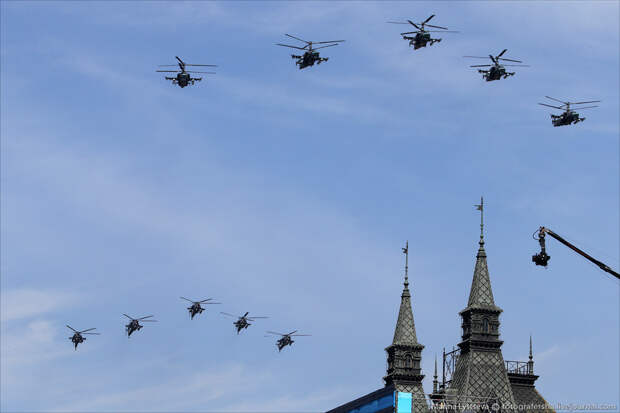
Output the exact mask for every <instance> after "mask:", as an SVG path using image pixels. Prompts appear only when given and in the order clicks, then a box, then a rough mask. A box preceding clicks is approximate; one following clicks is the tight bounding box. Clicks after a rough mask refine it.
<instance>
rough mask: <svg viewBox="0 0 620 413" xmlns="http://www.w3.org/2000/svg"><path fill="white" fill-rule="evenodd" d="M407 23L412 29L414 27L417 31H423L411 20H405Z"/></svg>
mask: <svg viewBox="0 0 620 413" xmlns="http://www.w3.org/2000/svg"><path fill="white" fill-rule="evenodd" d="M407 21H408V22H409V24H410V25H412V26H413V27H415V28H416V29H418V30H424V29H423V28H422V27H420V26H418V25H417V24H415V23H414V22H412V21H411V20H407ZM423 24H424V23H423Z"/></svg>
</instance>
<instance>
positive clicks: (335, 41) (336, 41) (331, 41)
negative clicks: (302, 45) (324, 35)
mask: <svg viewBox="0 0 620 413" xmlns="http://www.w3.org/2000/svg"><path fill="white" fill-rule="evenodd" d="M344 41H345V40H329V41H327V42H312V44H326V43H338V42H344Z"/></svg>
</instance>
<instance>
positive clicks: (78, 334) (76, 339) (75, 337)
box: [67, 325, 99, 350]
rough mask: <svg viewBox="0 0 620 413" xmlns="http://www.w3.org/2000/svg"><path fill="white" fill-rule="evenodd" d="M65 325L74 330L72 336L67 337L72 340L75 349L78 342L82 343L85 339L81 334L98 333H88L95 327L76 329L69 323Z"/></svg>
mask: <svg viewBox="0 0 620 413" xmlns="http://www.w3.org/2000/svg"><path fill="white" fill-rule="evenodd" d="M67 327H68V328H70V329H71V331H73V332H74V334H73V336H71V337H69V340H71V341H72V342H73V345H74V346H75V349H76V350H77V346H78V344H80V343H83V342H84V341H85V340H86V337H82V334H96V335H99V333H88V331H92V330H95V328H89V329H86V330H82V331H77V330H75V329H74V328H73V327H71V326H70V325H67Z"/></svg>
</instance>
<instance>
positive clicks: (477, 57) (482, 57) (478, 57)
mask: <svg viewBox="0 0 620 413" xmlns="http://www.w3.org/2000/svg"><path fill="white" fill-rule="evenodd" d="M463 57H473V58H474V59H488V58H489V57H488V56H463Z"/></svg>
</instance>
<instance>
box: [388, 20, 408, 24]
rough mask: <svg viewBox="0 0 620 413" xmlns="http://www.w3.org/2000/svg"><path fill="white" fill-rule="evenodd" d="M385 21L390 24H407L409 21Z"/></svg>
mask: <svg viewBox="0 0 620 413" xmlns="http://www.w3.org/2000/svg"><path fill="white" fill-rule="evenodd" d="M386 23H391V24H409V22H389V21H388V22H386Z"/></svg>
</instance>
